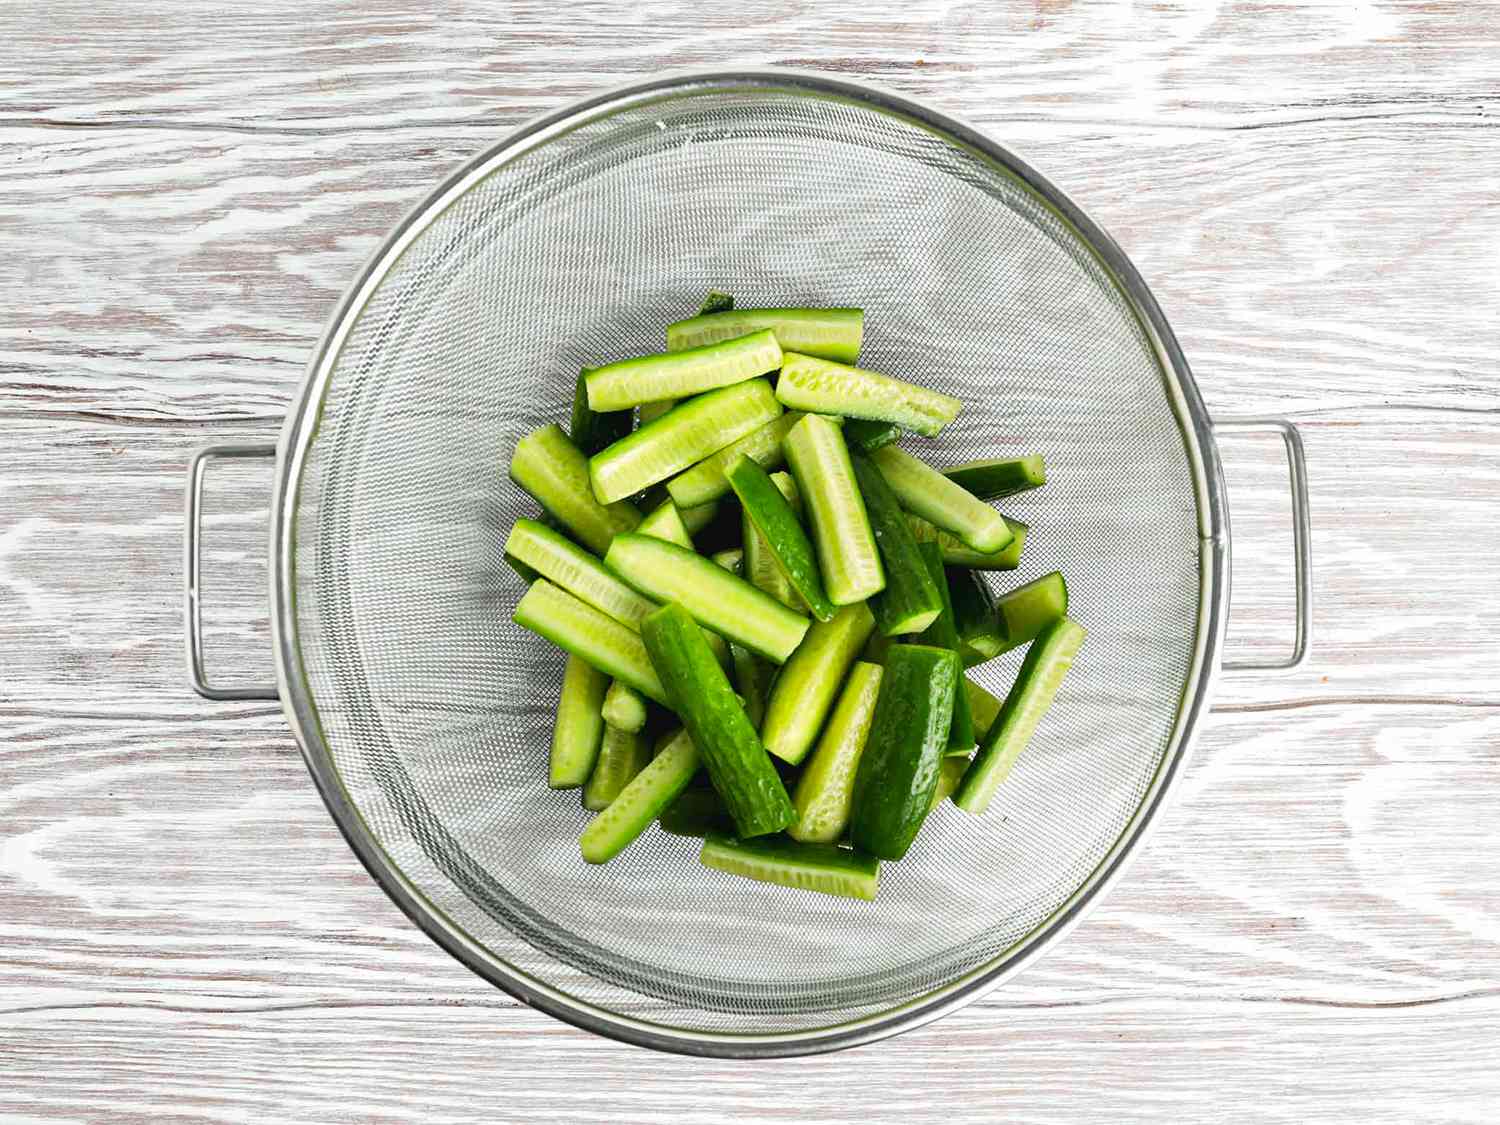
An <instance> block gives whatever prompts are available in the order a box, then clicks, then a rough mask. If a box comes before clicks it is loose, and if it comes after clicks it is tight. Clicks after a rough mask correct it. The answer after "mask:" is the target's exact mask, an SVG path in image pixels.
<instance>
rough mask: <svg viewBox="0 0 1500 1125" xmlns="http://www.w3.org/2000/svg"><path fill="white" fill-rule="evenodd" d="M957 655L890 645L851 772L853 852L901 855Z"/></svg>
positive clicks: (920, 807)
mask: <svg viewBox="0 0 1500 1125" xmlns="http://www.w3.org/2000/svg"><path fill="white" fill-rule="evenodd" d="M958 670H959V663H958V657H957V656H955V655H954V654H953V653H951V652H949V651H948V650H947V649H940V648H932V647H929V646H927V645H905V644H902V645H892V646H891V650H890V652H889V653H887V654H886V658H885V673H884V675H883V677H882V678H881V683H880V698H879V699H878V700H876V703H875V717H874V719H872V720H871V723H870V735H869V738H868V739H867V740H866V742H865V750H864V753H863V754H862V755H860V759H859V768H858V770H857V771H856V773H855V776H854V805H853V814H852V816H851V818H850V837H851V839H852V840H853V842H854V846H855V847H856V848H858V849H859V850H860V851H863V852H868V853H869V854H870V855H874V856H879V857H880V858H881V859H900V858H901V857H902V856H904V855H905V854H906V851H907V849H908V848H909V847H911V842H912V840H913V839H915V838H916V835H917V830H918V829H919V828H921V827H922V821H923V819H924V818H925V817H926V816H927V810H928V809H930V808H931V807H932V793H933V790H934V789H935V788H936V787H937V781H938V770H939V766H940V763H941V762H942V758H943V747H944V746H945V745H946V744H947V741H948V724H949V722H950V720H951V719H952V716H953V694H954V679H955V677H956V676H957V675H958Z"/></svg>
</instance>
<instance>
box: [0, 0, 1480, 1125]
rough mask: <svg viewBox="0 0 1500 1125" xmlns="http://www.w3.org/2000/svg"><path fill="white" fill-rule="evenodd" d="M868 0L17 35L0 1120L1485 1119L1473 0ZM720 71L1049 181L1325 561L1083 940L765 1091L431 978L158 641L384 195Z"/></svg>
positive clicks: (1282, 552)
mask: <svg viewBox="0 0 1500 1125" xmlns="http://www.w3.org/2000/svg"><path fill="white" fill-rule="evenodd" d="M878 7H879V6H878V5H865V4H855V3H849V4H839V5H816V4H792V3H785V2H783V3H780V4H777V5H775V6H774V7H773V6H765V7H761V6H754V5H729V6H727V7H726V6H724V5H709V4H670V3H661V4H655V3H651V4H631V5H620V6H613V5H601V4H579V5H551V4H531V3H518V4H515V5H513V6H482V5H478V4H469V3H461V2H455V3H444V4H436V5H430V4H425V3H416V2H413V0H369V2H363V3H347V4H335V5H319V6H310V5H305V4H299V3H291V2H288V3H285V4H282V5H276V6H268V5H253V4H249V5H239V4H228V3H224V2H222V0H220V2H216V3H172V4H159V5H152V6H146V5H130V4H119V3H116V4H111V3H107V2H105V3H101V2H98V0H94V2H78V0H66V2H61V0H59V2H54V3H48V4H43V3H33V2H26V0H17V2H13V3H10V4H7V5H5V6H4V8H3V9H0V297H3V307H4V310H5V311H4V315H3V316H0V629H3V633H0V636H3V639H4V653H5V675H4V679H3V681H0V732H3V733H0V1115H3V1116H4V1117H5V1119H7V1120H31V1119H48V1120H62V1119H68V1120H106V1119H107V1120H142V1121H147V1120H149V1121H161V1120H179V1119H183V1120H186V1119H197V1118H208V1119H215V1120H245V1119H254V1120H304V1121H305V1120H315V1119H327V1120H395V1119H412V1118H416V1119H424V1120H427V1119H430V1120H437V1119H447V1118H454V1119H459V1118H470V1119H477V1120H514V1121H521V1120H544V1119H545V1120H549V1121H552V1120H555V1121H564V1120H567V1121H572V1120H577V1121H599V1120H616V1121H632V1122H636V1121H638V1122H655V1121H663V1120H693V1121H704V1122H708V1121H722V1120H735V1121H743V1122H760V1121H772V1120H778V1121H808V1122H834V1121H861V1122H863V1121H874V1120H881V1119H890V1120H902V1121H907V1122H949V1121H972V1120H979V1119H997V1120H999V1119H1027V1120H1075V1119H1076V1120H1084V1119H1097V1120H1110V1121H1118V1120H1173V1121H1176V1120H1199V1121H1209V1120H1213V1121H1235V1122H1240V1121H1251V1120H1265V1121H1287V1122H1302V1121H1311V1120H1344V1121H1351V1122H1354V1121H1357V1122H1370V1121H1402V1122H1407V1121H1417V1120H1421V1121H1472V1122H1481V1121H1486V1122H1489V1121H1494V1120H1496V1119H1497V1118H1500V600H1497V594H1500V506H1497V501H1500V374H1497V356H1500V128H1497V124H1500V10H1497V9H1496V8H1494V7H1492V6H1487V5H1481V4H1473V3H1452V4H1424V5H1394V4H1392V5H1385V4H1361V5H1326V6H1318V7H1307V8H1302V7H1298V6H1295V5H1292V6H1278V7H1275V8H1272V9H1266V8H1262V7H1260V6H1258V5H1246V6H1244V7H1239V6H1235V5H1213V4H1187V5H1181V6H1173V5H1153V6H1151V7H1150V8H1149V10H1148V8H1147V7H1146V6H1143V5H1134V4H1126V3H1119V4H1112V3H1103V4H1083V3H1077V4H1069V3H1067V2H1066V0H1062V2H1041V0H1038V2H1037V3H1035V4H1029V3H1028V4H1025V5H1017V6H1013V7H1003V8H1002V6H998V5H986V4H959V3H950V2H928V0H912V2H909V3H904V4H901V5H899V6H896V5H893V6H891V7H890V8H889V10H887V11H884V12H881V11H878V10H877V8H878ZM564 8H566V9H567V10H566V11H564ZM153 9H155V10H153ZM724 63H778V64H786V65H793V66H815V67H822V68H826V69H829V70H833V71H837V72H840V73H845V74H850V75H855V76H861V77H867V78H870V79H874V80H878V81H881V82H884V83H887V84H889V85H891V86H893V87H896V88H898V89H900V90H902V91H905V92H907V93H909V94H912V95H915V96H918V97H921V98H926V99H931V101H932V102H933V103H934V104H936V105H938V106H940V107H942V108H944V109H947V110H950V111H954V112H957V113H959V114H962V115H966V116H967V117H968V118H970V119H972V120H973V121H975V122H977V123H978V124H979V125H981V126H982V127H983V128H985V129H987V130H988V131H990V132H991V133H993V134H994V135H995V136H997V137H998V138H1000V139H1001V140H1002V141H1004V142H1006V143H1008V144H1011V145H1013V146H1015V147H1017V148H1019V149H1020V150H1021V151H1022V152H1023V153H1025V154H1026V155H1027V156H1028V157H1030V158H1031V159H1032V160H1033V161H1034V162H1035V163H1036V164H1037V165H1038V166H1039V167H1040V168H1042V170H1043V171H1045V172H1046V173H1047V174H1049V175H1050V176H1051V177H1052V178H1054V179H1055V180H1056V181H1057V182H1058V183H1059V184H1061V185H1062V186H1063V187H1064V189H1065V190H1067V191H1069V192H1070V193H1071V194H1072V195H1073V196H1074V197H1075V198H1076V199H1077V200H1078V201H1079V202H1080V203H1081V204H1082V205H1083V206H1084V208H1085V209H1087V210H1088V211H1090V212H1091V213H1092V214H1093V215H1094V216H1095V217H1096V218H1097V219H1098V220H1099V221H1100V222H1101V223H1102V224H1103V225H1104V226H1105V227H1106V228H1107V229H1109V230H1111V231H1112V232H1113V233H1114V234H1115V235H1116V236H1117V237H1118V238H1119V240H1120V241H1121V242H1122V243H1123V244H1124V246H1125V247H1126V249H1127V250H1128V252H1130V253H1131V254H1132V256H1133V257H1134V259H1135V261H1136V262H1137V264H1138V265H1139V267H1140V269H1141V271H1142V272H1143V273H1144V275H1145V276H1146V278H1147V279H1148V281H1149V282H1150V284H1151V285H1152V286H1153V287H1154V289H1155V291H1156V293H1157V295H1158V296H1159V298H1160V299H1161V302H1162V304H1163V306H1164V307H1165V309H1166V311H1167V314H1168V316H1169V317H1170V318H1171V320H1172V322H1173V324H1174V325H1175V327H1176V329H1177V332H1178V334H1179V336H1180V337H1181V340H1182V342H1183V345H1184V347H1185V349H1186V351H1187V353H1188V356H1189V358H1190V360H1191V361H1192V362H1193V364H1194V365H1195V368H1196V370H1197V373H1198V377H1199V380H1200V385H1201V387H1202V390H1203V393H1204V396H1205V397H1206V399H1207V401H1208V405H1209V407H1210V409H1211V410H1212V411H1214V412H1215V413H1217V414H1248V413H1281V414H1285V415H1287V416H1289V417H1291V418H1293V419H1294V420H1295V421H1297V422H1298V423H1299V424H1300V425H1301V426H1302V427H1303V431H1304V433H1305V435H1306V439H1307V445H1308V457H1309V468H1310V472H1311V477H1312V486H1313V514H1314V521H1315V530H1314V556H1315V564H1316V567H1317V570H1316V598H1317V602H1316V618H1315V626H1314V628H1315V653H1314V657H1313V659H1312V662H1311V664H1310V665H1309V666H1308V667H1307V668H1306V669H1305V670H1304V671H1303V672H1300V673H1298V674H1296V675H1294V676H1291V677H1289V678H1282V679H1272V678H1264V677H1263V678H1259V679H1226V681H1225V682H1224V684H1223V686H1222V688H1221V690H1220V692H1219V696H1218V702H1217V705H1216V706H1215V708H1214V712H1213V714H1212V716H1211V717H1210V719H1209V721H1208V723H1207V725H1206V729H1204V731H1203V733H1202V736H1201V739H1200V741H1199V746H1198V751H1197V754H1196V756H1195V758H1194V759H1193V761H1192V764H1191V767H1190V768H1189V769H1188V770H1187V773H1186V776H1185V777H1184V778H1183V780H1182V783H1181V787H1180V789H1179V791H1178V793H1177V796H1176V800H1175V803H1174V805H1173V807H1172V808H1171V810H1170V811H1169V813H1168V814H1167V815H1166V816H1165V817H1164V818H1163V819H1162V821H1161V823H1160V824H1159V827H1158V828H1157V830H1156V832H1155V834H1154V836H1153V838H1152V840H1151V842H1150V844H1149V846H1148V847H1147V848H1146V849H1145V851H1144V853H1143V854H1142V855H1141V856H1140V858H1139V859H1138V860H1137V862H1136V863H1135V865H1134V867H1133V868H1132V870H1131V872H1130V873H1129V875H1128V876H1127V877H1126V878H1125V879H1124V880H1123V882H1122V883H1121V884H1120V885H1119V886H1118V888H1117V889H1116V890H1115V892H1114V893H1113V895H1112V896H1111V897H1110V898H1109V899H1108V900H1107V901H1106V902H1105V903H1104V905H1102V906H1101V907H1100V908H1099V909H1098V910H1096V911H1095V912H1094V913H1093V914H1092V915H1091V916H1090V917H1089V918H1088V920H1087V921H1086V922H1085V923H1084V924H1083V925H1082V926H1081V927H1080V928H1079V929H1078V930H1077V931H1076V932H1075V934H1074V935H1073V936H1072V937H1071V939H1070V940H1068V941H1067V942H1065V943H1064V944H1063V945H1062V946H1061V947H1060V948H1059V949H1058V950H1057V951H1056V952H1054V953H1053V954H1052V955H1050V956H1049V957H1047V958H1046V959H1045V960H1043V961H1042V962H1041V963H1040V964H1038V965H1037V966H1036V967H1034V968H1032V969H1031V970H1029V971H1028V972H1026V973H1024V974H1023V975H1022V976H1021V977H1020V978H1018V979H1017V980H1016V981H1014V982H1013V983H1012V984H1010V985H1008V986H1007V987H1005V988H1003V989H1001V990H1000V991H999V992H997V993H995V994H994V995H992V996H991V997H990V998H989V999H988V1000H987V1001H986V1002H984V1003H982V1004H980V1005H978V1006H976V1007H973V1008H970V1009H968V1010H967V1011H965V1012H963V1013H961V1014H959V1015H957V1016H955V1017H953V1018H950V1019H948V1020H945V1021H942V1022H940V1023H938V1024H936V1025H934V1026H932V1027H930V1028H928V1029H925V1030H922V1031H919V1032H916V1033H913V1034H911V1035H908V1036H906V1037H903V1038H901V1039H898V1040H895V1041H891V1042H887V1043H883V1044H880V1045H876V1046H872V1047H868V1048H865V1049H862V1050H859V1051H857V1052H854V1053H849V1054H842V1055H835V1056H828V1057H822V1058H815V1059H802V1060H793V1061H786V1062H777V1063H769V1064H759V1065H749V1064H734V1063H724V1062H711V1061H697V1060H690V1059H682V1058H671V1057H667V1056H657V1055H652V1054H649V1053H646V1052H643V1051H640V1050H637V1049H633V1048H628V1047H624V1046H620V1045H617V1044H614V1043H611V1042H607V1041H604V1040H601V1039H597V1038H592V1037H589V1036H586V1035H584V1034H583V1033H581V1032H578V1031H575V1030H573V1029H571V1028H568V1027H565V1026H563V1025H561V1024H558V1023H555V1022H553V1021H552V1020H550V1019H548V1018H546V1017H543V1016H541V1015H539V1014H537V1013H534V1012H532V1011H529V1010H527V1009H524V1008H522V1007H520V1006H518V1005H517V1004H516V1003H514V1002H512V1001H511V1000H510V999H509V998H508V997H506V996H505V995H503V994H501V993H499V992H497V991H495V990H492V989H490V988H488V987H487V986H485V985H483V984H482V983H481V982H480V981H479V980H478V979H477V978H475V977H473V976H471V975H470V974H469V973H468V972H467V971H466V970H464V969H462V968H460V967H459V966H458V965H457V964H456V963H455V962H453V961H451V960H450V959H449V958H448V957H447V956H446V955H445V954H443V953H441V952H439V951H438V950H437V948H436V947H435V946H433V945H431V944H430V943H429V942H428V941H427V940H426V939H425V938H423V937H422V936H421V935H420V934H419V933H418V932H417V930H416V929H415V928H414V927H413V926H412V925H410V924H409V923H408V922H407V921H406V919H405V918H404V917H403V916H402V915H401V914H400V913H399V912H398V911H397V910H396V908H395V907H393V906H392V905H391V904H390V903H389V902H388V901H387V900H386V899H385V898H384V896H383V895H382V894H381V892H380V891H379V890H378V889H377V888H376V887H375V885H374V884H373V883H372V882H371V881H370V880H369V879H368V878H367V877H366V875H365V873H364V871H363V870H362V869H361V868H360V867H359V865H358V864H357V863H356V861H355V860H354V858H353V856H352V855H351V854H350V852H349V851H348V850H347V848H346V847H345V845H344V843H343V841H342V840H341V839H340V837H339V835H338V833H337V831H336V830H335V828H334V826H333V824H332V822H331V820H330V819H329V817H328V815H327V814H326V812H325V811H324V809H323V807H322V805H321V803H320V802H319V800H318V798H317V796H316V794H315V793H314V791H313V787H312V785H311V783H310V782H309V779H308V777H307V775H306V772H305V770H304V768H303V766H302V763H301V760H300V758H299V756H298V754H297V751H296V749H295V747H294V745H293V741H292V738H291V736H290V734H289V733H288V730H287V728H286V725H285V724H284V722H283V720H282V718H281V715H280V713H279V711H278V710H277V709H276V708H275V707H274V706H269V705H251V704H233V705H229V704H219V705H215V704H211V703H208V702H205V701H203V700H200V699H198V698H196V697H195V696H193V695H192V694H191V692H189V690H188V689H187V686H186V680H185V675H184V669H183V660H182V640H181V626H180V615H181V609H180V594H179V583H180V579H181V573H180V559H179V556H180V552H181V514H180V506H181V490H182V484H183V469H184V466H185V464H186V460H187V458H188V456H189V454H190V452H191V451H192V450H193V449H194V448H195V447H197V446H199V445H201V444H203V443H204V442H206V441H209V440H212V439H220V440H222V439H230V438H247V439H251V438H253V439H263V438H268V437H271V436H273V435H274V434H275V432H276V428H277V425H278V423H279V422H280V420H281V415H282V411H283V409H284V407H285V405H286V403H287V401H288V399H289V397H290V395H291V394H292V391H293V389H294V388H295V386H296V385H297V383H298V380H299V378H300V376H301V371H302V364H303V362H304V360H305V358H306V356H307V355H308V352H309V349H310V348H311V346H312V344H313V342H314V340H315V338H316V336H317V334H318V331H319V328H320V326H321V323H322V321H323V319H324V317H325V316H326V315H327V313H328V311H329V310H330V308H331V306H332V304H333V302H334V300H335V298H336V297H337V295H338V294H339V292H340V290H341V288H342V286H343V284H344V283H345V281H346V279H347V278H348V277H349V276H350V275H351V273H352V271H353V270H354V269H355V268H356V266H357V265H358V264H359V263H360V261H361V260H362V259H363V257H364V256H365V255H366V254H367V253H368V252H369V251H370V250H371V249H372V247H373V246H374V245H375V244H376V242H377V240H378V239H379V238H380V237H381V235H382V233H383V232H384V231H385V230H386V228H387V227H388V226H389V225H390V224H391V223H392V222H393V221H394V220H395V219H396V218H397V217H398V216H399V215H400V214H401V213H402V212H403V210H404V209H405V208H406V207H407V206H409V205H410V204H411V203H412V202H414V201H415V200H416V199H417V198H418V197H419V196H420V195H421V194H423V193H424V192H425V191H426V189H427V188H428V186H429V185H430V184H432V183H433V182H434V181H435V180H436V179H437V178H439V177H440V176H442V175H443V174H444V173H445V172H446V171H447V170H448V169H450V168H451V167H453V166H454V165H455V164H456V163H457V162H459V161H460V160H462V159H464V158H466V157H468V156H470V155H472V154H473V153H475V152H476V151H478V150H479V149H480V148H482V147H483V146H485V145H486V144H488V143H490V142H491V141H493V140H495V139H496V138H498V137H500V136H502V135H503V134H504V133H505V131H506V130H508V129H509V128H511V127H512V126H514V125H516V124H517V123H518V122H520V121H522V120H524V119H525V118H526V117H528V116H529V115H532V114H534V113H537V112H539V111H542V110H546V109H549V108H552V107H555V106H557V105H558V104H560V103H561V102H563V101H564V100H566V99H570V98H572V97H575V96H577V95H580V94H584V93H588V92H592V91H595V90H598V89H600V88H602V87H605V86H607V85H610V84H613V83H616V82H619V81H624V80H627V79H629V78H632V77H636V76H639V75H643V74H648V73H652V72H655V71H658V70H661V69H665V68H671V67H682V66H701V65H710V64H724ZM1226 453H1227V455H1228V459H1229V462H1230V488H1231V493H1232V501H1233V507H1234V513H1235V517H1236V524H1235V532H1236V546H1237V555H1238V560H1239V564H1240V565H1239V566H1238V568H1237V570H1236V573H1235V576H1234V580H1235V590H1236V600H1235V604H1234V620H1233V625H1232V627H1231V640H1232V647H1233V648H1234V650H1235V651H1236V653H1238V654H1240V655H1247V654H1250V653H1256V654H1260V655H1267V654H1269V653H1271V652H1273V651H1275V650H1278V649H1280V648H1282V647H1284V646H1285V645H1286V644H1287V643H1288V642H1289V638H1290V621H1291V582H1290V549H1289V537H1288V534H1287V532H1286V526H1287V507H1288V501H1287V498H1286V491H1285V470H1284V468H1283V467H1282V463H1281V461H1280V459H1279V454H1278V453H1277V451H1276V449H1275V448H1274V446H1273V444H1272V443H1261V442H1257V441H1256V440H1254V439H1237V440H1236V441H1235V442H1234V443H1233V444H1228V445H1226ZM262 472H263V470H257V469H245V470H243V471H242V472H241V473H239V474H238V475H234V474H226V477H225V478H223V479H225V480H227V483H226V484H223V485H220V486H218V487H217V489H216V492H215V504H216V510H217V511H218V512H219V513H220V515H218V516H217V517H216V518H215V519H214V520H213V521H212V522H211V525H210V530H211V533H212V534H213V535H214V537H215V538H214V555H213V558H214V562H215V570H216V572H218V573H221V574H226V575H230V576H232V578H231V580H230V581H228V582H227V584H225V585H222V586H221V587H219V588H216V590H215V593H214V598H213V607H212V614H211V616H210V619H209V622H208V624H209V628H210V630H211V631H212V632H213V634H214V635H215V637H216V638H217V644H216V647H215V649H214V660H215V663H216V665H217V666H218V668H219V669H220V670H221V671H223V672H225V673H232V672H236V671H240V672H245V673H256V672H259V673H262V674H263V673H265V672H266V671H267V660H268V648H267V644H268V634H267V629H266V625H265V622H264V611H263V609H262V608H261V606H262V602H261V600H260V599H261V597H262V589H263V583H264V580H265V572H264V561H263V557H262V556H263V538H262V535H263V527H264V520H265V510H264V492H265V486H266V483H267V482H266V480H265V478H264V476H263V475H261V473H262Z"/></svg>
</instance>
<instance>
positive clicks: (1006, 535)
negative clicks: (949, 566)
mask: <svg viewBox="0 0 1500 1125" xmlns="http://www.w3.org/2000/svg"><path fill="white" fill-rule="evenodd" d="M870 456H871V458H872V459H873V460H874V462H875V464H877V465H878V466H880V471H881V473H882V474H884V476H885V479H886V483H887V484H889V485H890V486H891V491H893V492H894V493H895V494H896V496H897V498H898V499H900V501H901V506H902V507H903V508H905V509H906V510H907V511H909V512H915V513H916V514H917V515H919V516H921V517H922V518H923V519H925V520H927V521H928V522H929V523H931V524H932V525H933V526H934V527H938V528H941V529H943V530H944V531H947V532H949V533H951V534H952V535H954V536H956V537H957V538H958V539H959V541H960V542H962V543H963V544H964V545H965V546H967V547H969V548H970V549H971V550H974V551H978V552H980V553H981V554H994V553H995V552H996V551H1001V550H1004V549H1005V547H1006V546H1007V545H1008V544H1009V543H1010V541H1011V539H1013V538H1014V534H1013V533H1012V531H1011V530H1010V525H1009V524H1007V523H1006V522H1005V517H1004V516H1002V515H1001V514H1000V513H999V512H997V511H995V509H994V508H991V507H990V506H989V505H988V504H986V503H985V502H984V501H983V500H980V499H979V498H978V497H976V496H975V495H974V494H973V493H971V492H968V491H966V490H965V489H963V488H961V487H960V486H958V485H956V484H954V483H953V482H952V481H951V480H949V479H948V478H947V477H945V476H943V474H942V473H940V472H938V471H937V470H936V469H934V468H933V467H932V466H931V465H929V464H927V463H926V462H925V461H922V460H920V459H918V458H916V457H913V456H912V455H911V454H910V453H908V452H906V450H904V449H902V448H900V447H899V446H895V445H887V446H885V447H883V448H881V449H877V450H876V451H875V452H874V453H872V454H871V455H870Z"/></svg>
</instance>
